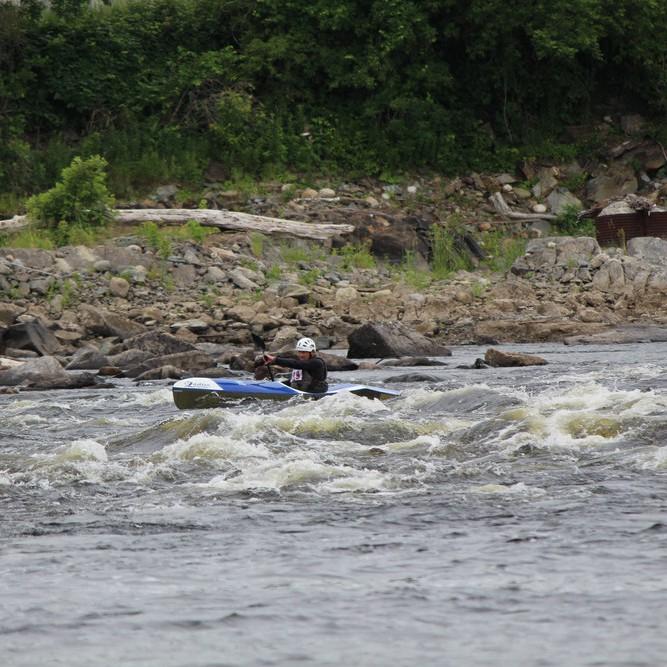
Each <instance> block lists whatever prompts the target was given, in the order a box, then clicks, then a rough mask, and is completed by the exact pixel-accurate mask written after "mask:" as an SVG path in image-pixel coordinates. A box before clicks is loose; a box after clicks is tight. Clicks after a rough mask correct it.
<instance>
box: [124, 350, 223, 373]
mask: <svg viewBox="0 0 667 667" xmlns="http://www.w3.org/2000/svg"><path fill="white" fill-rule="evenodd" d="M214 365H215V360H214V359H213V358H212V357H211V355H209V354H206V352H201V351H200V350H191V351H189V352H176V353H175V354H166V355H162V356H159V357H151V358H150V359H146V360H145V361H143V362H142V363H141V364H139V365H137V366H134V367H133V368H130V369H128V371H127V375H128V376H129V377H134V378H136V377H138V376H141V375H142V374H143V373H144V372H146V371H148V370H151V369H155V368H160V367H161V366H175V367H176V368H178V369H182V370H183V371H185V372H187V373H189V374H194V373H196V372H197V371H198V370H200V369H204V368H210V367H211V366H214Z"/></svg>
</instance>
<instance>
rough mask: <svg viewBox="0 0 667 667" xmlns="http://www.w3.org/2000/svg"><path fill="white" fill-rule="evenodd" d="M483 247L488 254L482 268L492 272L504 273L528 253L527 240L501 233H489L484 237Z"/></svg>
mask: <svg viewBox="0 0 667 667" xmlns="http://www.w3.org/2000/svg"><path fill="white" fill-rule="evenodd" d="M480 244H481V246H482V247H483V249H484V252H485V253H486V259H485V260H484V262H483V263H482V266H484V267H486V268H487V269H489V270H490V271H497V272H501V273H504V272H505V271H509V269H510V267H511V266H512V264H514V262H515V261H516V260H517V259H518V258H519V257H521V256H522V255H523V254H524V253H525V251H526V240H525V239H522V238H517V237H514V236H507V235H506V234H503V233H501V232H488V233H486V234H484V236H482V239H481V241H480Z"/></svg>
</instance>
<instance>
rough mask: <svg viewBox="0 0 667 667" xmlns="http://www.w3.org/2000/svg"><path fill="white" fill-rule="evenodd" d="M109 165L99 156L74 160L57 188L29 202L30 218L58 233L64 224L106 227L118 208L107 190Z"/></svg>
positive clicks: (35, 196) (32, 198)
mask: <svg viewBox="0 0 667 667" xmlns="http://www.w3.org/2000/svg"><path fill="white" fill-rule="evenodd" d="M106 165H107V162H106V160H105V159H104V158H102V157H100V156H99V155H95V156H93V157H91V158H88V159H87V160H83V159H81V158H80V157H76V158H74V160H73V161H72V164H71V165H70V166H69V167H66V168H65V169H63V171H62V174H61V180H60V181H59V182H58V183H56V185H55V186H54V187H53V188H51V189H50V190H47V191H46V192H43V193H42V194H39V195H34V196H33V197H31V198H30V199H29V200H28V202H27V207H28V215H29V216H30V218H31V219H32V220H33V221H35V222H36V223H37V224H39V225H40V226H42V227H46V228H47V229H57V228H58V225H59V224H60V223H61V222H63V221H64V222H65V223H67V224H68V225H69V224H72V225H76V226H78V227H81V228H87V227H101V226H104V225H106V224H107V223H108V222H109V221H110V220H111V219H112V214H111V208H112V207H113V205H114V197H113V195H111V193H110V192H109V190H108V188H107V186H106V174H105V167H106Z"/></svg>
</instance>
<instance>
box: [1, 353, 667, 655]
mask: <svg viewBox="0 0 667 667" xmlns="http://www.w3.org/2000/svg"><path fill="white" fill-rule="evenodd" d="M507 349H514V350H521V351H526V352H531V353H536V354H540V355H542V356H544V357H545V358H546V359H547V360H548V362H549V365H547V366H542V367H531V368H523V369H522V368H517V369H489V370H461V369H455V368H454V366H455V365H456V364H458V363H471V362H472V361H473V360H474V359H475V358H476V357H477V356H483V350H482V349H481V348H474V347H458V348H454V357H452V358H449V359H445V361H447V362H448V364H449V366H448V367H446V368H430V369H419V370H421V371H423V372H427V373H429V374H433V375H436V376H437V377H439V378H441V381H439V382H438V383H427V384H407V385H398V384H396V385H393V386H394V387H395V388H400V389H401V390H402V391H403V392H404V393H403V395H402V396H401V397H400V398H398V399H396V400H394V401H390V402H386V403H380V402H378V401H370V400H367V399H363V398H358V397H354V396H336V397H332V398H327V399H324V400H321V401H316V402H314V401H296V402H289V403H271V402H262V403H251V404H245V405H237V406H231V407H227V408H220V409H215V410H204V411H190V412H187V411H184V412H180V411H178V410H176V408H175V407H174V406H173V403H172V401H171V394H170V390H169V388H168V386H166V385H154V386H141V387H135V386H134V385H133V384H132V383H130V382H128V381H121V382H119V383H118V384H117V385H116V386H115V387H114V388H112V389H95V390H77V391H55V392H48V393H40V392H32V393H31V392H25V393H22V394H20V395H18V396H3V397H0V510H1V512H0V521H1V523H0V574H1V582H2V583H1V586H2V591H1V594H0V664H2V666H3V667H35V666H37V665H49V666H50V665H66V666H67V667H79V666H81V667H84V666H85V667H93V666H117V665H123V666H142V667H143V666H146V667H149V666H150V667H153V666H154V667H177V666H178V667H223V666H229V667H237V666H238V667H241V666H250V665H252V666H255V665H355V666H356V665H358V666H376V665H377V666H381V665H397V666H406V667H407V666H410V667H412V666H413V665H457V666H458V665H466V666H486V665H489V666H491V665H493V666H494V667H495V666H497V665H535V666H543V667H551V666H553V667H557V666H558V667H560V666H562V665H568V666H584V665H585V666H590V667H593V666H605V667H609V666H618V667H620V666H630V665H632V666H637V667H639V666H646V667H655V666H656V665H661V664H664V663H665V655H666V654H667V638H666V635H665V622H666V620H667V618H666V616H667V612H665V609H666V608H667V577H665V566H666V563H667V557H666V556H667V514H666V509H667V484H666V482H667V474H666V473H667V372H666V371H667V345H666V344H644V345H628V346H623V345H620V346H619V345H616V346H607V347H592V346H591V347H583V346H582V347H564V346H560V345H512V346H508V347H507ZM401 372H405V370H404V369H391V370H389V369H387V370H383V371H372V372H371V371H359V372H355V373H348V374H338V376H339V377H342V378H344V380H345V381H348V380H352V381H364V382H373V383H379V382H382V381H383V379H384V378H386V377H388V376H390V375H396V374H400V373H401Z"/></svg>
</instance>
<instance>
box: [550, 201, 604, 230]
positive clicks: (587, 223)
mask: <svg viewBox="0 0 667 667" xmlns="http://www.w3.org/2000/svg"><path fill="white" fill-rule="evenodd" d="M579 211H580V208H579V207H578V206H577V205H576V204H569V205H568V206H566V207H565V208H564V209H563V211H562V213H560V215H559V216H558V217H557V218H556V220H555V221H554V227H555V228H556V231H557V232H558V233H559V234H564V235H566V236H595V224H594V223H593V221H592V220H591V219H590V218H579Z"/></svg>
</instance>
